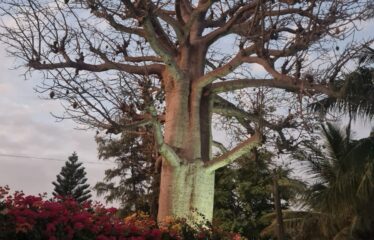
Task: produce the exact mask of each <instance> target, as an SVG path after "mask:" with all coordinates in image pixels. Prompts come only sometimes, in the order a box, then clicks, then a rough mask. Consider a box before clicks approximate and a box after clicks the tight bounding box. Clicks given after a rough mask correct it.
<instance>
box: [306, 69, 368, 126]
mask: <svg viewBox="0 0 374 240" xmlns="http://www.w3.org/2000/svg"><path fill="white" fill-rule="evenodd" d="M373 76H374V70H373V68H367V67H359V68H358V69H357V70H356V71H354V72H352V73H350V74H348V75H347V76H345V78H344V79H341V80H339V81H337V82H336V83H335V85H334V88H335V89H337V90H338V91H340V96H339V97H327V98H324V99H321V100H319V101H317V102H314V103H312V104H310V105H309V109H310V110H311V111H313V112H319V113H321V114H324V115H325V114H326V113H328V112H330V111H335V112H339V113H349V112H350V113H351V115H352V117H353V118H354V119H355V118H357V117H363V118H368V119H370V120H371V119H373V118H374V94H373V92H374V80H373Z"/></svg>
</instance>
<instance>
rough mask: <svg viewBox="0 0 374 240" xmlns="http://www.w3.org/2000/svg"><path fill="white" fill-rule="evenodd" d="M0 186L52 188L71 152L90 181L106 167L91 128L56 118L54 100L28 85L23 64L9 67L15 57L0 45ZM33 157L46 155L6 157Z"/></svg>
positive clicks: (58, 109)
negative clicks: (81, 165)
mask: <svg viewBox="0 0 374 240" xmlns="http://www.w3.org/2000/svg"><path fill="white" fill-rule="evenodd" d="M0 63H1V64H0V185H9V186H10V187H11V189H12V190H23V191H24V192H25V193H27V194H38V193H43V192H47V193H51V192H52V191H53V185H52V184H51V183H52V181H54V180H55V179H56V175H57V174H58V173H59V171H60V169H61V167H62V166H63V165H64V162H63V161H56V160H53V159H60V160H66V159H67V157H68V156H70V155H71V153H72V152H74V151H76V152H77V153H78V156H79V159H80V160H81V161H83V162H89V163H85V164H84V166H85V168H86V171H87V178H88V181H89V183H90V184H91V186H93V185H94V184H95V183H96V182H97V181H99V180H101V179H102V178H103V176H104V170H105V169H106V168H109V167H111V165H109V164H105V163H104V162H103V161H99V160H98V158H97V151H96V143H95V141H94V134H95V133H94V132H93V131H81V130H75V129H74V127H76V125H75V124H74V123H73V122H71V121H63V122H56V119H54V118H53V117H52V116H51V114H50V112H61V111H62V108H61V106H60V105H59V103H58V101H46V100H42V99H40V98H39V97H38V95H37V94H36V93H35V91H34V90H33V88H34V86H35V85H36V83H37V82H38V81H37V80H38V79H35V78H32V79H29V80H27V81H25V80H24V78H23V76H22V73H23V71H24V70H25V69H22V68H21V69H16V70H10V69H11V68H13V67H14V65H15V64H14V59H12V58H10V57H8V56H7V55H6V53H5V51H4V46H3V45H0ZM6 155H16V156H32V157H39V158H48V159H51V160H47V159H35V158H21V157H9V156H6Z"/></svg>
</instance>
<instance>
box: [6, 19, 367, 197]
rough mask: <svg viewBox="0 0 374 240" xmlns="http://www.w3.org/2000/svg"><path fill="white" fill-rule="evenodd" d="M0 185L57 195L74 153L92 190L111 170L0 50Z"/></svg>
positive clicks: (90, 136)
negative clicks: (57, 182) (61, 175)
mask: <svg viewBox="0 0 374 240" xmlns="http://www.w3.org/2000/svg"><path fill="white" fill-rule="evenodd" d="M362 29H363V32H362V33H360V35H361V36H363V37H366V38H370V37H373V34H374V24H373V21H372V22H369V23H366V24H364V25H362ZM0 63H1V64H0V185H9V186H10V187H11V189H12V190H23V191H24V192H25V193H27V194H38V193H42V192H47V193H51V192H52V191H53V185H52V184H51V183H52V181H54V180H55V178H56V174H58V173H59V171H60V169H61V167H62V166H63V165H64V162H63V161H55V160H53V159H60V160H65V159H67V157H68V156H69V155H71V153H72V152H73V151H76V152H77V153H78V156H79V158H80V160H81V161H83V162H90V163H85V164H84V166H85V168H86V171H87V177H88V180H89V183H90V184H91V186H93V185H94V184H95V183H96V182H97V181H99V180H101V179H102V178H103V176H104V171H105V169H107V168H109V167H111V166H112V165H109V164H103V162H102V161H99V160H98V159H97V151H96V144H95V141H94V134H95V133H94V132H92V131H78V130H74V127H75V124H74V123H72V122H70V121H63V122H56V120H55V119H54V118H53V117H52V116H51V115H50V112H57V113H58V112H61V110H62V109H61V106H60V105H59V103H58V101H46V100H42V99H40V98H38V95H37V94H36V93H35V91H34V90H33V88H34V87H35V85H36V84H37V82H38V79H35V78H34V79H29V80H27V81H25V80H24V79H23V76H22V73H23V71H24V70H25V69H22V68H21V69H17V70H10V69H11V68H12V67H14V66H15V64H14V59H13V58H10V57H8V56H6V53H5V51H4V46H3V45H0ZM373 94H374V93H373ZM373 125H374V124H373V122H371V123H370V122H366V123H365V124H364V123H363V122H358V123H356V127H355V129H356V132H357V135H358V136H359V137H365V136H367V135H368V133H369V131H370V128H371V126H373ZM6 155H16V156H32V157H39V158H48V159H51V160H46V159H43V160H42V159H36V158H20V157H9V156H6Z"/></svg>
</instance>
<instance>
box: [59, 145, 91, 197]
mask: <svg viewBox="0 0 374 240" xmlns="http://www.w3.org/2000/svg"><path fill="white" fill-rule="evenodd" d="M85 176H86V172H85V169H84V167H82V163H81V162H78V156H77V154H76V153H75V152H74V153H73V154H72V155H71V156H70V157H69V160H68V161H66V162H65V166H63V167H62V169H61V172H60V174H59V175H57V181H56V182H52V184H53V185H54V186H55V188H54V192H53V196H61V197H64V198H65V197H72V198H74V199H75V200H77V201H78V202H80V203H81V202H84V201H86V200H88V199H90V198H91V194H90V192H91V191H90V190H89V187H90V185H89V184H87V183H86V182H87V178H86V177H85Z"/></svg>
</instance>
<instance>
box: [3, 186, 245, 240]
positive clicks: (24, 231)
mask: <svg viewBox="0 0 374 240" xmlns="http://www.w3.org/2000/svg"><path fill="white" fill-rule="evenodd" d="M45 198H46V197H45V195H39V196H27V195H25V194H24V193H23V192H15V193H14V194H12V195H10V194H9V188H8V187H0V240H6V239H20V240H23V239H25V240H26V239H27V240H34V239H35V240H36V239H38V240H39V239H47V240H58V239H63V240H68V239H74V240H91V239H95V240H115V239H120V240H122V239H129V240H146V239H150V240H151V239H152V240H157V239H159V240H164V239H165V240H166V239H167V240H178V239H191V240H192V239H204V240H205V239H206V240H208V239H212V240H213V239H217V240H219V239H222V240H223V239H236V240H239V239H241V238H240V236H239V235H236V234H231V233H227V232H223V231H220V230H219V229H216V228H214V227H213V226H209V225H208V226H207V225H202V224H200V225H198V224H197V225H196V226H193V227H191V226H189V225H188V224H187V223H186V222H185V221H184V220H183V219H181V220H173V219H168V220H167V221H165V222H163V223H161V224H159V226H158V225H157V223H156V222H155V221H154V220H152V219H151V218H150V217H149V216H148V215H146V214H143V213H138V214H133V215H131V216H128V217H126V218H125V219H121V218H119V217H118V216H117V215H116V213H117V209H115V208H105V207H104V206H103V205H102V204H99V203H92V202H84V203H81V204H79V203H78V202H77V201H75V200H74V199H63V200H62V199H59V198H52V199H50V200H46V199H45Z"/></svg>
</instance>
